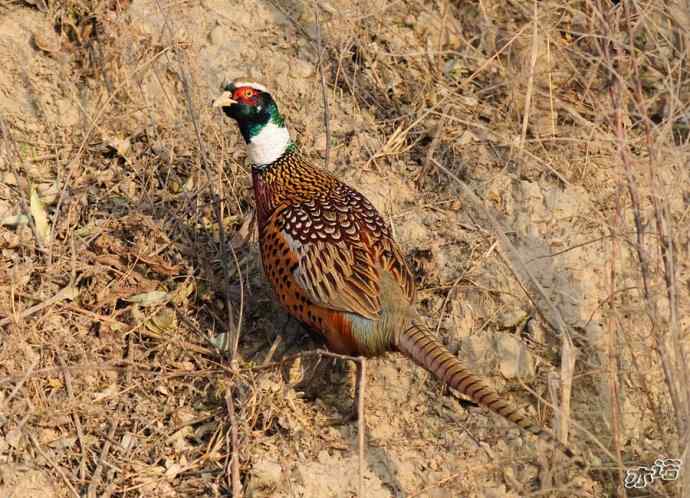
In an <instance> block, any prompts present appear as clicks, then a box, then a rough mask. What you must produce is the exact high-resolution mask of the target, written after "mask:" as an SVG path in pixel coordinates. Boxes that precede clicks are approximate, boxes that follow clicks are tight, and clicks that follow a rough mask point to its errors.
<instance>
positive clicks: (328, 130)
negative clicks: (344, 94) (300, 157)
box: [314, 1, 331, 169]
mask: <svg viewBox="0 0 690 498" xmlns="http://www.w3.org/2000/svg"><path fill="white" fill-rule="evenodd" d="M314 18H315V21H316V52H317V54H318V55H317V57H318V66H319V77H320V79H321V97H322V100H323V124H324V127H325V128H326V131H325V133H326V149H325V151H324V161H323V163H324V168H325V169H328V162H329V160H330V155H331V118H330V111H329V109H328V95H327V93H326V91H327V87H326V75H325V72H324V70H323V53H324V49H323V44H322V42H321V20H320V19H319V4H318V2H316V1H314Z"/></svg>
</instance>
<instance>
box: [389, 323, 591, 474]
mask: <svg viewBox="0 0 690 498" xmlns="http://www.w3.org/2000/svg"><path fill="white" fill-rule="evenodd" d="M396 342H397V344H396V346H397V348H398V350H399V351H400V352H402V353H403V354H406V355H407V356H409V357H410V359H412V360H413V361H414V362H415V363H417V364H418V365H419V366H421V367H423V368H425V369H427V370H428V371H429V372H431V373H432V374H434V375H435V376H436V377H438V378H439V379H441V380H443V381H444V382H445V383H446V384H448V385H449V386H450V387H452V388H453V389H456V390H457V391H460V392H461V393H463V394H464V395H466V396H469V397H470V398H471V399H472V400H473V401H474V402H476V403H477V404H479V405H481V406H484V407H486V408H488V409H489V410H491V411H493V412H494V413H497V414H498V415H500V416H502V417H503V418H505V419H507V420H510V421H511V422H513V423H514V424H516V425H518V426H519V427H520V428H522V429H523V430H525V431H527V432H530V433H532V434H534V435H536V436H539V437H540V438H542V439H543V440H545V441H547V442H548V443H549V444H551V445H552V446H554V447H556V448H558V449H559V450H560V451H562V452H563V453H564V454H565V455H567V456H568V457H570V458H571V459H574V461H575V462H576V463H577V464H578V465H579V466H580V467H583V464H582V462H581V461H580V460H579V459H578V458H577V455H576V454H575V453H574V452H573V450H572V449H570V448H568V447H567V446H565V445H564V444H562V443H561V442H560V441H558V440H557V439H556V438H555V436H554V435H553V433H551V431H549V430H547V429H545V428H543V427H542V426H540V425H539V424H537V423H536V422H534V421H533V420H531V419H530V418H529V417H527V416H526V415H525V414H524V412H523V411H522V410H521V409H519V408H517V407H516V406H515V405H513V404H512V403H510V402H508V401H506V400H505V399H503V398H502V397H501V396H499V395H498V393H497V392H496V391H495V390H493V389H492V388H491V387H489V386H488V385H487V384H486V383H485V382H484V381H483V380H482V378H481V377H479V376H478V375H476V374H474V373H473V372H471V371H470V370H469V369H467V368H466V367H465V366H463V364H462V363H461V362H460V360H458V359H457V358H456V357H455V356H453V355H452V354H451V353H450V352H449V351H448V350H447V349H446V348H445V347H444V346H443V345H442V344H441V343H440V342H439V341H438V340H437V339H436V338H435V337H434V336H433V335H431V333H430V332H429V331H428V330H427V329H425V328H423V327H421V326H419V325H417V324H414V325H412V326H411V327H410V328H408V329H407V330H405V331H403V332H402V333H400V334H399V336H398V337H397V341H396Z"/></svg>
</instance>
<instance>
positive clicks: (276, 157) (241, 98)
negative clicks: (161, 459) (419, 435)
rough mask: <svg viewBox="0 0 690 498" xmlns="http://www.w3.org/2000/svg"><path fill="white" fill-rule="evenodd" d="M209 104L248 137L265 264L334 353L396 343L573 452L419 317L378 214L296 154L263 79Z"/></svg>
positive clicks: (285, 300) (290, 304)
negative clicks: (467, 363)
mask: <svg viewBox="0 0 690 498" xmlns="http://www.w3.org/2000/svg"><path fill="white" fill-rule="evenodd" d="M213 105H214V107H221V108H222V109H223V111H224V112H225V114H227V115H228V116H229V117H231V118H233V119H234V120H236V121H237V124H238V126H239V128H240V132H241V133H242V136H243V137H244V140H245V142H246V143H247V148H248V153H249V160H250V161H251V163H252V180H253V183H254V195H255V198H256V208H257V218H258V224H259V240H260V244H261V257H262V260H263V265H264V271H265V273H266V275H267V276H268V278H269V280H270V281H271V284H272V286H273V289H274V290H275V292H276V294H277V295H278V299H279V300H280V302H281V304H282V305H283V306H284V307H285V309H286V310H287V311H288V313H290V314H291V315H293V316H294V317H295V318H297V319H298V320H300V321H301V322H303V323H304V324H306V325H307V326H308V327H309V328H311V329H312V330H314V331H315V332H317V333H319V334H321V335H322V336H324V337H325V340H326V343H327V344H328V347H329V348H330V349H331V350H332V351H334V352H337V353H341V354H348V355H365V356H373V355H378V354H381V353H383V352H385V351H400V352H401V353H403V354H405V355H407V356H408V357H409V358H411V359H412V360H413V361H414V362H415V363H417V364H418V365H420V366H422V367H424V368H426V369H427V370H428V371H429V372H431V373H433V374H434V375H435V376H437V377H438V378H440V379H442V380H443V381H444V382H446V383H447V384H448V385H449V386H451V387H453V388H454V389H457V390H458V391H460V392H461V393H464V394H465V395H467V396H469V397H470V398H472V399H473V400H474V401H475V402H476V403H478V404H479V405H482V406H485V407H486V408H489V409H490V410H492V411H494V412H495V413H497V414H499V415H501V416H503V417H504V418H506V419H508V420H510V421H511V422H514V423H515V424H517V425H518V426H520V427H521V428H522V429H524V430H525V431H528V432H531V433H532V434H536V435H538V436H540V437H542V438H544V439H545V440H547V441H549V442H551V443H552V444H555V445H556V446H558V447H559V448H560V449H561V450H562V451H563V452H564V453H566V454H567V455H569V456H571V457H572V456H573V453H572V451H571V450H570V449H568V448H566V447H564V446H562V445H561V444H560V443H559V442H558V441H556V440H555V439H554V437H553V436H552V434H551V433H550V432H548V431H547V430H546V429H543V428H542V427H541V426H539V425H538V424H536V423H534V422H532V421H531V420H530V419H529V418H528V417H526V416H525V415H524V414H523V413H522V411H521V410H519V409H517V408H516V407H514V406H513V405H512V404H511V403H509V402H508V401H506V400H504V399H502V398H501V397H500V396H499V395H498V394H497V393H496V392H495V391H494V390H493V389H491V388H490V387H488V385H487V384H485V383H484V381H483V380H482V379H481V378H479V377H478V376H477V375H475V374H473V373H472V372H470V371H469V370H468V369H467V368H465V367H464V366H463V365H462V363H460V361H459V360H458V359H457V358H456V357H455V356H453V355H452V354H451V353H450V352H448V351H447V350H446V348H445V347H444V346H443V345H442V344H441V343H440V342H439V341H438V340H437V339H436V338H435V337H434V336H433V335H432V334H431V333H430V332H429V331H428V330H427V329H426V328H424V327H423V326H421V325H420V324H419V322H418V321H417V320H416V318H417V313H416V311H415V286H414V281H413V278H412V275H411V273H410V271H409V269H408V268H407V265H406V264H405V260H404V259H403V256H402V253H401V251H400V249H399V247H398V245H397V244H396V242H395V241H394V240H393V238H392V236H391V232H390V229H389V228H388V226H387V225H386V223H385V222H384V220H383V218H382V217H381V215H380V214H379V213H378V212H377V211H376V209H375V208H374V206H373V205H372V204H371V203H370V202H369V201H368V200H367V199H366V198H365V197H364V196H363V195H362V194H360V193H359V192H357V191H356V190H354V189H352V188H351V187H349V186H347V185H345V184H344V183H342V182H340V181H339V180H338V179H337V178H335V177H334V176H332V175H330V174H329V173H327V172H326V171H324V170H322V169H320V168H317V167H316V166H314V165H312V164H310V163H309V162H308V161H307V160H306V159H305V158H304V157H303V156H302V155H301V154H300V153H299V151H298V149H297V146H296V145H295V143H294V142H292V140H291V139H290V135H289V133H288V130H287V128H286V126H285V120H284V119H283V117H282V115H281V114H280V112H279V111H278V107H277V106H276V103H275V101H274V100H273V98H272V97H271V95H270V94H269V93H268V91H267V89H266V88H265V87H264V86H262V85H259V84H257V83H248V82H240V81H234V82H231V83H228V84H226V85H225V87H224V92H223V93H222V95H221V96H220V97H219V98H217V99H216V100H215V101H214V103H213Z"/></svg>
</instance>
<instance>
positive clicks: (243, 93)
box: [232, 86, 259, 105]
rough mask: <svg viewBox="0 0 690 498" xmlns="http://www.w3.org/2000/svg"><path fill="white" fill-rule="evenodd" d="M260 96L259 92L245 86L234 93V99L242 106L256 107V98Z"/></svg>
mask: <svg viewBox="0 0 690 498" xmlns="http://www.w3.org/2000/svg"><path fill="white" fill-rule="evenodd" d="M258 95H259V92H257V91H256V90H255V89H254V88H251V87H248V86H243V87H240V88H237V89H235V91H234V92H233V93H232V99H233V100H236V101H237V102H239V103H241V104H246V105H256V98H257V96H258Z"/></svg>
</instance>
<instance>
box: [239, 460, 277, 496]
mask: <svg viewBox="0 0 690 498" xmlns="http://www.w3.org/2000/svg"><path fill="white" fill-rule="evenodd" d="M282 476H283V469H282V467H281V466H280V464H279V463H277V462H271V461H263V462H258V463H256V464H255V465H254V468H252V470H251V471H249V484H248V485H247V497H248V498H263V497H268V496H271V494H272V493H273V491H275V490H276V489H277V488H278V485H279V484H280V482H281V481H282Z"/></svg>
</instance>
